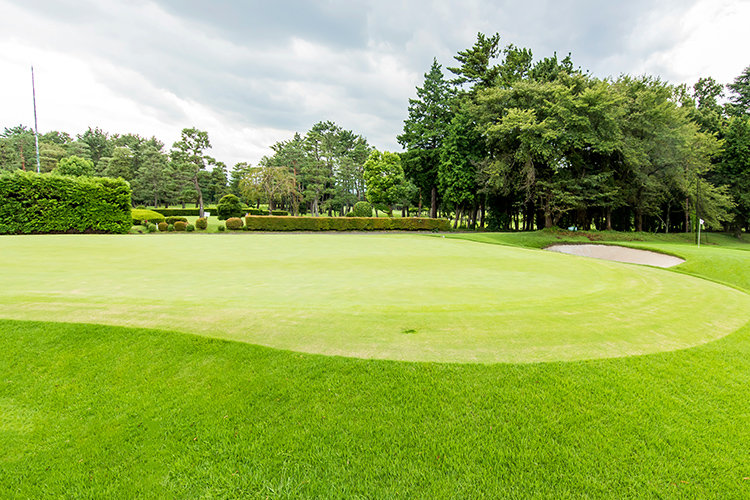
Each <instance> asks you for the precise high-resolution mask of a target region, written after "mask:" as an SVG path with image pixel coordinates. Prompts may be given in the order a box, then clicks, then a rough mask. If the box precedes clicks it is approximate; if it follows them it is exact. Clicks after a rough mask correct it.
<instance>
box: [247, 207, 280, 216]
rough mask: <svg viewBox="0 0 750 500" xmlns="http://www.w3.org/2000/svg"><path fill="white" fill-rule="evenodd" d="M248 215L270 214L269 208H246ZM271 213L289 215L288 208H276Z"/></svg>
mask: <svg viewBox="0 0 750 500" xmlns="http://www.w3.org/2000/svg"><path fill="white" fill-rule="evenodd" d="M245 212H246V213H247V214H248V215H268V210H261V209H260V208H248V209H247V210H245ZM271 215H289V212H288V211H286V210H274V211H273V212H271Z"/></svg>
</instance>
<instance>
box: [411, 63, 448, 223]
mask: <svg viewBox="0 0 750 500" xmlns="http://www.w3.org/2000/svg"><path fill="white" fill-rule="evenodd" d="M454 97H455V91H454V90H453V88H452V87H451V85H450V84H449V83H448V82H447V81H446V80H445V79H444V77H443V72H442V69H441V66H440V64H438V62H437V59H433V61H432V67H431V68H430V71H429V72H428V73H425V75H424V84H423V85H422V87H417V99H409V116H408V118H407V119H406V120H404V133H403V134H401V135H399V136H398V137H397V140H398V142H399V144H401V146H403V147H404V148H405V149H406V150H407V152H406V154H404V155H402V160H403V167H404V172H405V173H406V175H407V176H408V177H409V178H410V179H412V180H413V181H414V183H415V184H416V185H417V186H418V187H419V189H420V191H421V192H424V193H425V194H427V193H429V196H430V217H432V218H436V217H437V207H438V169H439V166H440V149H441V147H442V145H443V142H444V141H445V138H446V136H447V133H448V126H449V124H450V122H451V120H452V117H453V111H452V109H451V101H452V99H453V98H454Z"/></svg>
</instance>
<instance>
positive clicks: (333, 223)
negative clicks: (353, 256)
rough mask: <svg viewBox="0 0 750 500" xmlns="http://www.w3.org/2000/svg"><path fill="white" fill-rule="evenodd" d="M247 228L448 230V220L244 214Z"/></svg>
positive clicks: (285, 229) (270, 229) (263, 229)
mask: <svg viewBox="0 0 750 500" xmlns="http://www.w3.org/2000/svg"><path fill="white" fill-rule="evenodd" d="M245 225H246V226H247V229H248V230H249V231H433V230H438V231H448V230H449V229H450V222H449V221H448V220H447V219H428V218H417V217H413V218H399V219H393V218H389V217H279V216H268V215H266V216H262V215H250V216H248V217H245Z"/></svg>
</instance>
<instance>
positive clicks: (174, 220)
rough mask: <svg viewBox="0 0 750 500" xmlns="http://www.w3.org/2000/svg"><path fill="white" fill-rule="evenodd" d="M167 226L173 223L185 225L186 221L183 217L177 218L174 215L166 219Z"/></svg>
mask: <svg viewBox="0 0 750 500" xmlns="http://www.w3.org/2000/svg"><path fill="white" fill-rule="evenodd" d="M166 222H167V224H174V223H175V222H185V223H187V219H186V218H185V217H178V216H174V215H170V216H169V217H167V218H166Z"/></svg>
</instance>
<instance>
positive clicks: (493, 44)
mask: <svg viewBox="0 0 750 500" xmlns="http://www.w3.org/2000/svg"><path fill="white" fill-rule="evenodd" d="M499 43H500V35H498V34H497V33H495V34H494V35H492V36H490V37H487V36H486V35H485V34H484V33H477V41H476V42H475V43H474V45H473V46H472V47H471V48H469V49H466V50H460V51H458V54H456V55H455V56H454V57H455V59H456V61H458V63H459V66H457V67H454V68H448V70H449V71H451V72H452V73H454V74H455V75H456V78H455V79H454V80H452V83H454V84H455V85H459V86H461V85H464V84H467V83H468V84H470V85H471V87H472V88H488V87H492V86H494V85H495V83H496V81H497V77H498V75H500V67H499V66H498V65H493V64H492V61H493V60H494V59H496V58H497V57H498V56H499V54H500V49H499Z"/></svg>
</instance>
